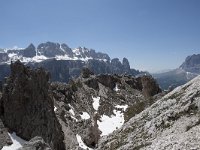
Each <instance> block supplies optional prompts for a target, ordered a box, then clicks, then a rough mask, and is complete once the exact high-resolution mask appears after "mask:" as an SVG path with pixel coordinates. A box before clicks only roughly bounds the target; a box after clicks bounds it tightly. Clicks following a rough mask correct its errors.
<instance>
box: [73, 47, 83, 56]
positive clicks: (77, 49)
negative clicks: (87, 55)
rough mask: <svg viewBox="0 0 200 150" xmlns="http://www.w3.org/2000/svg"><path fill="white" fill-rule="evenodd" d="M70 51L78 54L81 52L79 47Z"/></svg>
mask: <svg viewBox="0 0 200 150" xmlns="http://www.w3.org/2000/svg"><path fill="white" fill-rule="evenodd" d="M72 52H73V53H74V54H75V55H80V54H81V53H80V49H79V48H75V49H72Z"/></svg>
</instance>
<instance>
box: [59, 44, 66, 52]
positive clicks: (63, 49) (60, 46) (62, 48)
mask: <svg viewBox="0 0 200 150" xmlns="http://www.w3.org/2000/svg"><path fill="white" fill-rule="evenodd" d="M59 45H60V49H61V50H62V51H63V52H65V50H64V49H63V48H62V44H59Z"/></svg>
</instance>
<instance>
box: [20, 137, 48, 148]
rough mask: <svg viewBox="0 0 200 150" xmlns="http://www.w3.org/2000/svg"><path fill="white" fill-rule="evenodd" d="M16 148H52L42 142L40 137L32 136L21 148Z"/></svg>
mask: <svg viewBox="0 0 200 150" xmlns="http://www.w3.org/2000/svg"><path fill="white" fill-rule="evenodd" d="M18 150H52V149H51V147H50V146H49V145H48V144H47V143H45V142H44V140H43V139H42V138H41V137H38V136H36V137H34V138H33V139H31V140H30V141H29V142H26V143H25V144H24V145H23V147H22V148H19V149H18Z"/></svg>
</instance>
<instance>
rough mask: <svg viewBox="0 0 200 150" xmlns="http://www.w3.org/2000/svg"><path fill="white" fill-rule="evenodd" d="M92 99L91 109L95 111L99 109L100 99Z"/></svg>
mask: <svg viewBox="0 0 200 150" xmlns="http://www.w3.org/2000/svg"><path fill="white" fill-rule="evenodd" d="M92 99H93V104H92V105H93V108H94V109H95V110H96V111H97V110H98V109H99V100H100V97H92Z"/></svg>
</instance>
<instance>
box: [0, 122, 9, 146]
mask: <svg viewBox="0 0 200 150" xmlns="http://www.w3.org/2000/svg"><path fill="white" fill-rule="evenodd" d="M11 144H12V140H11V139H10V137H9V135H8V131H7V129H6V128H5V126H4V124H3V122H2V120H1V119H0V149H2V148H3V147H4V146H7V145H11Z"/></svg>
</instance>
